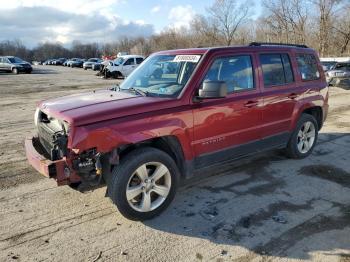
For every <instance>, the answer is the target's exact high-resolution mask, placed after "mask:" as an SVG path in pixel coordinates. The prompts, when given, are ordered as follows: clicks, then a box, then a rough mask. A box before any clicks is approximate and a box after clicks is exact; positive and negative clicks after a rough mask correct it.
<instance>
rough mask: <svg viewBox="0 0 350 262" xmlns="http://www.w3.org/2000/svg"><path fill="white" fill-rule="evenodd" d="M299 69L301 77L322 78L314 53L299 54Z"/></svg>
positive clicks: (305, 78)
mask: <svg viewBox="0 0 350 262" xmlns="http://www.w3.org/2000/svg"><path fill="white" fill-rule="evenodd" d="M296 58H297V63H298V71H299V73H300V76H301V79H302V80H304V81H312V80H317V79H320V72H319V71H318V66H317V60H316V57H315V56H314V55H312V54H297V56H296Z"/></svg>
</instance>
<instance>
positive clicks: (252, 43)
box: [249, 42, 308, 48]
mask: <svg viewBox="0 0 350 262" xmlns="http://www.w3.org/2000/svg"><path fill="white" fill-rule="evenodd" d="M263 45H280V46H295V47H301V48H308V46H307V45H298V44H284V43H268V42H251V43H250V44H249V46H263Z"/></svg>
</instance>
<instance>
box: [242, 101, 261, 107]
mask: <svg viewBox="0 0 350 262" xmlns="http://www.w3.org/2000/svg"><path fill="white" fill-rule="evenodd" d="M257 105H258V101H248V102H247V103H245V104H244V106H245V107H249V108H251V107H254V106H257Z"/></svg>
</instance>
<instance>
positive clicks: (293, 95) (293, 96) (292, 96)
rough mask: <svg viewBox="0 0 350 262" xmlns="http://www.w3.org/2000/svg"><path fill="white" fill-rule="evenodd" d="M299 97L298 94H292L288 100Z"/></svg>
mask: <svg viewBox="0 0 350 262" xmlns="http://www.w3.org/2000/svg"><path fill="white" fill-rule="evenodd" d="M297 97H298V95H297V94H296V93H291V94H289V95H288V98H290V99H295V98H297Z"/></svg>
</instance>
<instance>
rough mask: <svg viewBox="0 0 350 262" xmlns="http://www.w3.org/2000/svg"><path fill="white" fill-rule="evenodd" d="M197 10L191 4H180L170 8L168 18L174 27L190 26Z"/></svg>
mask: <svg viewBox="0 0 350 262" xmlns="http://www.w3.org/2000/svg"><path fill="white" fill-rule="evenodd" d="M194 16H195V12H194V10H193V8H192V6H191V5H178V6H175V7H173V8H171V9H170V12H169V15H168V18H169V20H170V22H171V24H170V26H171V27H174V28H181V27H187V28H188V27H189V24H190V22H191V20H192V19H193V17H194Z"/></svg>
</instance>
